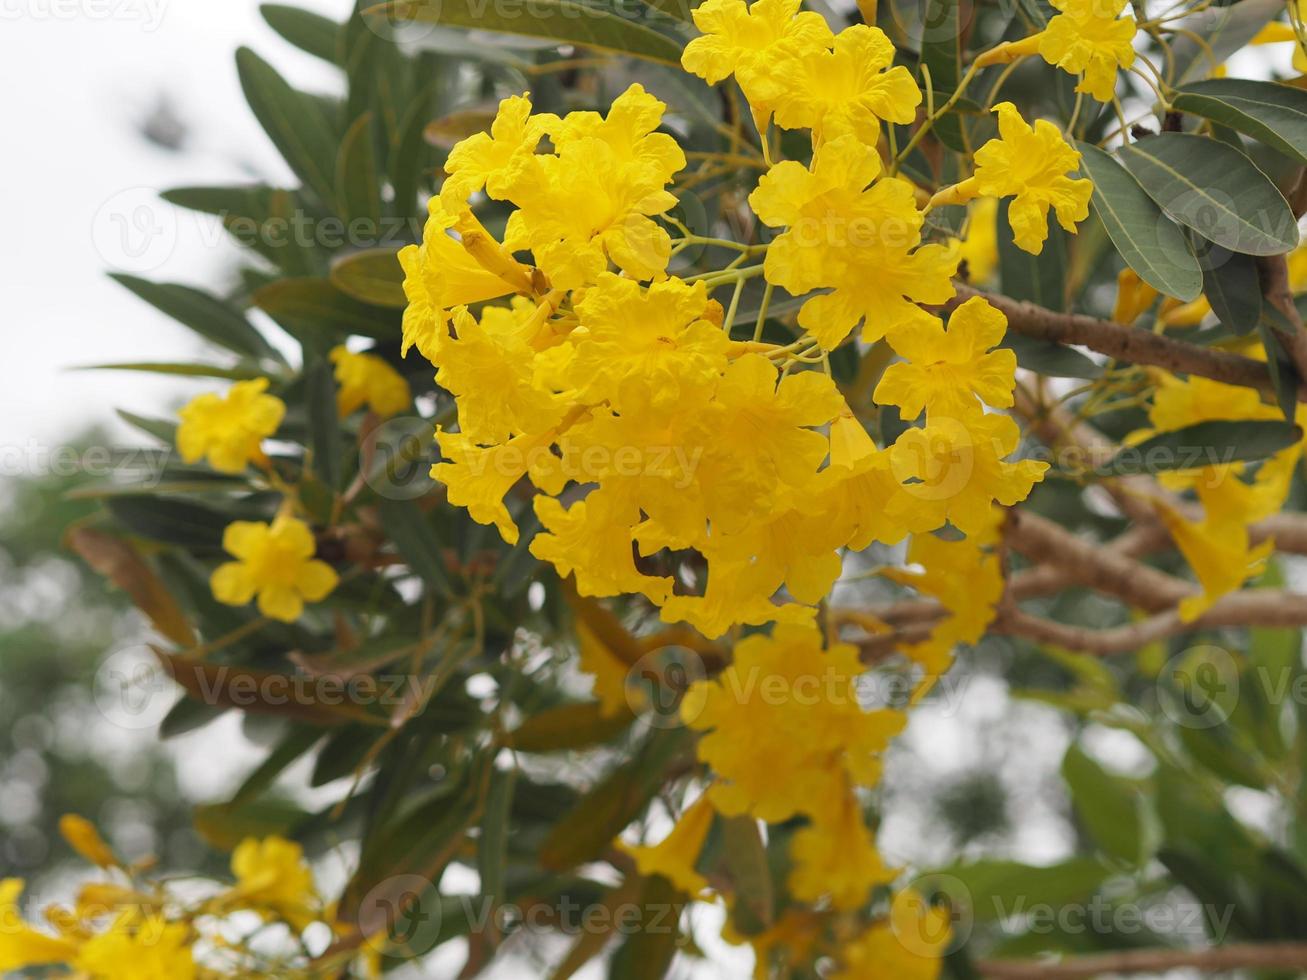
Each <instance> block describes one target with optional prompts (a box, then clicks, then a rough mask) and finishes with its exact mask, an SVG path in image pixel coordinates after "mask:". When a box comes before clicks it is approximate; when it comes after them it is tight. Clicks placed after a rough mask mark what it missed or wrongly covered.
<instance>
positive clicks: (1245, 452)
mask: <svg viewBox="0 0 1307 980" xmlns="http://www.w3.org/2000/svg"><path fill="white" fill-rule="evenodd" d="M1301 439H1302V430H1301V429H1299V428H1298V427H1297V426H1296V425H1292V424H1290V423H1288V422H1273V421H1266V420H1248V421H1238V422H1230V421H1215V422H1199V423H1198V424H1197V425H1189V426H1186V427H1185V428H1183V429H1176V430H1174V431H1173V432H1162V433H1159V434H1158V435H1155V436H1153V437H1152V438H1150V439H1145V440H1144V441H1143V442H1141V443H1139V444H1138V445H1134V446H1126V447H1123V448H1122V449H1121V450H1120V451H1119V452H1118V453H1117V454H1116V455H1115V456H1114V457H1112V458H1111V459H1110V460H1108V461H1107V462H1106V463H1105V464H1104V465H1103V466H1102V467H1101V468H1100V469H1099V471H1098V472H1099V474H1100V475H1101V476H1135V475H1137V474H1140V473H1149V474H1152V473H1162V472H1165V471H1167V470H1188V469H1195V468H1198V467H1203V466H1219V465H1222V464H1225V463H1234V462H1241V461H1247V460H1254V459H1265V458H1266V457H1268V456H1273V455H1274V454H1275V453H1278V452H1280V451H1281V450H1282V449H1287V448H1289V447H1290V446H1292V445H1294V444H1295V443H1297V442H1298V441H1299V440H1301Z"/></svg>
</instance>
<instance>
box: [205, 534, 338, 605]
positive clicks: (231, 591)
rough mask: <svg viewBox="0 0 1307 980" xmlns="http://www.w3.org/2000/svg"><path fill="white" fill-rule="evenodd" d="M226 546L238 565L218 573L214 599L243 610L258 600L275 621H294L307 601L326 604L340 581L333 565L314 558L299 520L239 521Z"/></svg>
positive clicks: (311, 543)
mask: <svg viewBox="0 0 1307 980" xmlns="http://www.w3.org/2000/svg"><path fill="white" fill-rule="evenodd" d="M222 546H223V548H224V549H226V551H227V552H228V553H229V554H231V555H233V556H235V558H236V561H230V562H227V563H225V564H223V565H219V566H218V568H217V570H216V571H215V572H214V573H213V577H212V579H211V580H210V586H211V587H212V589H213V596H214V598H215V599H217V600H218V601H219V602H224V603H226V604H227V605H229V606H243V605H245V604H246V603H248V602H249V601H250V600H251V599H253V598H254V597H255V595H257V596H258V600H259V611H260V612H261V613H263V615H265V616H268V617H270V618H272V619H279V620H281V621H282V622H286V623H290V622H294V621H295V620H296V619H298V618H299V615H300V613H301V612H303V611H304V603H305V602H306V601H308V602H318V601H319V600H321V599H325V598H326V597H327V595H328V593H330V592H331V590H332V589H334V588H335V587H336V582H337V581H338V578H337V575H336V573H335V571H334V570H333V569H332V567H331V566H330V565H328V564H327V563H326V562H324V561H318V560H317V559H315V558H314V557H313V554H314V551H315V550H316V548H315V544H314V540H313V532H312V531H311V530H309V526H308V525H307V524H305V523H304V522H303V521H299V520H296V519H295V518H293V517H278V518H277V519H276V520H275V521H273V522H272V523H271V524H264V523H261V522H258V521H234V522H232V523H231V524H228V525H227V530H226V531H224V532H223V535H222Z"/></svg>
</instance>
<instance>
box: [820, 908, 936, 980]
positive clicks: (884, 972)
mask: <svg viewBox="0 0 1307 980" xmlns="http://www.w3.org/2000/svg"><path fill="white" fill-rule="evenodd" d="M950 923H951V919H950V916H949V911H948V909H946V908H943V907H941V906H932V905H929V904H927V902H926V900H925V899H924V898H923V897H922V896H921V895H920V894H919V893H917V892H915V891H913V890H912V889H906V890H904V891H901V892H899V893H898V894H897V895H895V896H894V900H893V901H892V902H891V903H890V914H889V918H888V919H887V920H885V921H883V922H878V923H876V924H875V925H873V926H872V927H871V928H870V929H868V930H866V931H865V932H863V933H862V934H861V935H860V936H858V937H857V938H856V939H854V940H853V941H852V942H851V943H849V944H848V945H846V946H845V947H844V949H843V950H842V951H841V952H840V961H841V968H840V969H839V970H837V971H836V972H835V973H832V974H831V980H881V978H882V977H893V978H894V980H936V978H937V977H938V976H939V971H940V966H941V965H942V964H941V960H942V957H943V956H944V954H945V953H946V952H948V947H949V943H950V942H951V941H952V938H953V933H952V928H951V924H950Z"/></svg>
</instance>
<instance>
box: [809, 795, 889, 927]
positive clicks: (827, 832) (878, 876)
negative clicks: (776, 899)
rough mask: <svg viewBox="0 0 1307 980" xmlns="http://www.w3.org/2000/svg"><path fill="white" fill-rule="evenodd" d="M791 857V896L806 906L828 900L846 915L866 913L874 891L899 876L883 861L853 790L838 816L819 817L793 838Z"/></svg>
mask: <svg viewBox="0 0 1307 980" xmlns="http://www.w3.org/2000/svg"><path fill="white" fill-rule="evenodd" d="M790 854H791V857H792V858H793V860H794V869H793V870H792V871H791V872H790V878H789V886H790V892H791V894H793V895H794V897H795V898H797V899H799V900H800V901H803V902H817V901H820V900H821V899H822V898H825V897H826V896H829V897H830V902H831V904H832V905H833V906H834V907H835V908H837V909H840V910H842V911H854V910H856V909H860V908H862V907H863V906H864V905H865V904H866V903H867V895H868V893H869V892H870V891H871V889H872V888H874V887H875V886H877V885H884V884H888V883H889V882H891V881H893V880H894V877H895V872H894V871H891V870H890V869H888V868H886V867H885V864H884V862H883V861H881V858H880V853H879V852H878V851H877V850H876V842H875V841H874V840H873V839H872V836H871V831H869V830H868V829H867V825H866V823H865V822H864V820H863V816H862V808H861V807H860V806H859V805H858V798H857V796H855V795H854V793H853V791H852V790H851V789H850V790H847V791H846V792H845V794H844V799H843V800H842V801H840V803H839V804H838V806H837V807H836V808H835V810H834V811H832V812H830V813H820V814H816V815H814V818H813V822H812V823H811V824H810V825H809V826H807V827H804V828H803V829H802V830H800V831H799V832H798V833H796V834H795V835H794V841H793V843H792V844H791V845H790Z"/></svg>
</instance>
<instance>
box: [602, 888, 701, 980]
mask: <svg viewBox="0 0 1307 980" xmlns="http://www.w3.org/2000/svg"><path fill="white" fill-rule="evenodd" d="M684 904H685V896H684V895H682V894H681V893H680V892H679V891H677V890H676V887H675V886H674V885H673V884H672V883H671V882H669V881H668V880H667V879H666V878H664V877H663V876H662V875H653V876H652V877H649V878H646V879H644V890H643V891H642V892H641V893H640V901H639V904H638V905H637V906H636V907H637V908H638V909H639V910H640V919H639V922H638V924H637V925H636V926H635V927H634V928H633V929H631V930H630V932H629V934H628V935H627V937H626V939H625V941H624V942H623V943H622V945H621V946H619V947H618V948H617V952H616V953H614V954H613V959H612V962H611V963H610V964H609V966H608V977H609V980H661V978H663V977H666V976H668V974H669V971H670V970H671V967H672V960H673V959H675V958H676V953H677V950H678V949H680V947H681V932H680V928H679V922H680V919H681V910H682V908H683V907H684Z"/></svg>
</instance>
